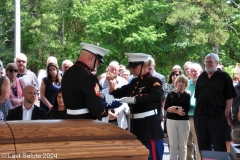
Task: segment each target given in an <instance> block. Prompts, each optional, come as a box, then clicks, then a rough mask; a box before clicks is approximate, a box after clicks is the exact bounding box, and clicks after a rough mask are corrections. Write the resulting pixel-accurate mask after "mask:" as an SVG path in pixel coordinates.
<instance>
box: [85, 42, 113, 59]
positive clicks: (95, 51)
mask: <svg viewBox="0 0 240 160" xmlns="http://www.w3.org/2000/svg"><path fill="white" fill-rule="evenodd" d="M80 45H81V46H82V49H83V50H87V51H88V52H91V53H93V54H95V55H97V56H98V58H99V59H100V61H102V62H103V59H102V58H103V57H104V56H105V54H107V53H108V52H109V50H107V49H105V48H101V47H99V46H95V45H92V44H87V43H80Z"/></svg>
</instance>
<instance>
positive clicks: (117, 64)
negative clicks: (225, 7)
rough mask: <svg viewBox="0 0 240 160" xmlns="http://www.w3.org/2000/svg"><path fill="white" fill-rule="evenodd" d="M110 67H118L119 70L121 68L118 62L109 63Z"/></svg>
mask: <svg viewBox="0 0 240 160" xmlns="http://www.w3.org/2000/svg"><path fill="white" fill-rule="evenodd" d="M109 66H112V67H116V68H117V69H119V68H120V65H119V63H118V62H117V61H112V62H110V63H109Z"/></svg>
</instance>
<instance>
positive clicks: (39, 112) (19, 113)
mask: <svg viewBox="0 0 240 160" xmlns="http://www.w3.org/2000/svg"><path fill="white" fill-rule="evenodd" d="M22 118H23V110H22V105H21V106H18V107H16V108H13V109H10V110H9V112H8V116H7V119H6V120H7V121H11V120H12V121H13V120H22ZM38 119H48V118H47V113H46V111H45V110H44V109H42V108H39V107H38V106H35V105H34V109H33V111H32V120H38Z"/></svg>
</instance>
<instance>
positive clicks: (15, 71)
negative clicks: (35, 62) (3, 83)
mask: <svg viewBox="0 0 240 160" xmlns="http://www.w3.org/2000/svg"><path fill="white" fill-rule="evenodd" d="M8 71H9V72H11V73H12V72H15V73H17V72H18V70H15V69H14V70H13V69H11V70H8Z"/></svg>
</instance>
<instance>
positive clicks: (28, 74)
mask: <svg viewBox="0 0 240 160" xmlns="http://www.w3.org/2000/svg"><path fill="white" fill-rule="evenodd" d="M14 61H15V63H16V65H17V67H18V74H17V77H18V78H20V77H22V78H23V81H24V82H25V83H26V85H33V86H35V87H36V89H37V90H38V91H39V83H38V79H37V76H36V75H35V73H33V72H32V71H30V70H28V69H27V56H26V55H25V54H23V53H19V54H18V55H17V56H16V58H15V60H14ZM35 104H36V105H39V104H38V96H36V99H35Z"/></svg>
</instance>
